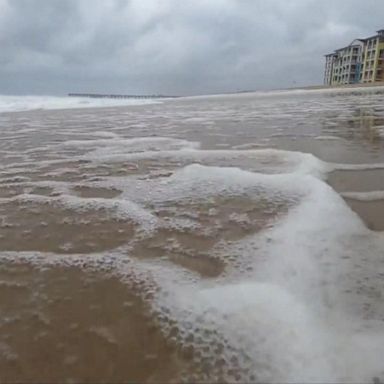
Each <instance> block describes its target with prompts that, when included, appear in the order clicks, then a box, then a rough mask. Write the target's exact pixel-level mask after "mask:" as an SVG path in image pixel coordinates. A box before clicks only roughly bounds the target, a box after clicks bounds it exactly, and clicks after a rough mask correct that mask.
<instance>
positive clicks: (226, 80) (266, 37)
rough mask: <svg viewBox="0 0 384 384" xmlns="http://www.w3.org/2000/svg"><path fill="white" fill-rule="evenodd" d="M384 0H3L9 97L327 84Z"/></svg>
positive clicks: (0, 85) (3, 86)
mask: <svg viewBox="0 0 384 384" xmlns="http://www.w3.org/2000/svg"><path fill="white" fill-rule="evenodd" d="M383 16H384V1H383V0H0V94H66V93H68V92H80V91H84V92H114V93H165V94H200V93H214V92H226V91H236V90H244V89H246V90H249V89H271V88H281V87H292V86H299V85H300V86H301V85H310V84H319V83H321V82H322V76H323V62H324V60H323V54H325V53H329V52H330V51H333V50H334V49H336V48H339V47H340V46H344V45H347V44H349V43H350V42H351V41H352V40H353V39H354V38H355V37H366V36H369V35H373V34H374V33H375V31H376V30H377V29H380V28H384V17H383Z"/></svg>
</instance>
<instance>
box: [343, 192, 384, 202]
mask: <svg viewBox="0 0 384 384" xmlns="http://www.w3.org/2000/svg"><path fill="white" fill-rule="evenodd" d="M342 195H343V196H344V197H346V198H349V199H354V200H360V201H375V200H384V191H370V192H343V193H342Z"/></svg>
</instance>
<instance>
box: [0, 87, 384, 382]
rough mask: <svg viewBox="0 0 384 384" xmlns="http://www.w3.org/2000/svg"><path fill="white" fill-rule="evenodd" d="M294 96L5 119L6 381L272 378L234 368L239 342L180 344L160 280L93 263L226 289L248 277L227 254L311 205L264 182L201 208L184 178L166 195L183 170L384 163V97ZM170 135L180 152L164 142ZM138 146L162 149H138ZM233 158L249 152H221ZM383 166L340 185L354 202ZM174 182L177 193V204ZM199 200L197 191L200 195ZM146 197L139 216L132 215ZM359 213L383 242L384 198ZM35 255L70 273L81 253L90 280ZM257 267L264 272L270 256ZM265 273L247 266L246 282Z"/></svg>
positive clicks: (349, 175) (1, 158) (355, 173)
mask: <svg viewBox="0 0 384 384" xmlns="http://www.w3.org/2000/svg"><path fill="white" fill-rule="evenodd" d="M294 97H296V98H297V103H295V104H290V100H289V97H288V98H287V97H286V96H276V98H275V99H272V100H271V97H269V96H268V97H267V98H266V99H264V98H261V97H258V96H257V97H255V96H252V95H238V96H229V97H227V98H222V97H219V96H218V97H216V98H215V97H209V98H200V99H199V98H196V99H193V98H192V99H190V100H188V99H185V100H183V99H180V100H176V101H170V102H165V103H164V104H161V105H152V106H141V107H129V108H124V107H119V108H108V109H104V110H102V109H90V110H66V111H31V112H23V113H4V114H0V131H1V132H2V137H0V164H1V165H2V170H1V172H0V254H4V255H7V257H4V258H2V261H1V264H0V288H1V289H0V295H1V299H0V303H1V304H0V313H1V320H0V382H6V383H8V382H9V383H19V382H31V383H32V382H45V383H52V382H57V383H58V382H68V383H70V382H87V383H107V382H113V383H123V382H149V383H151V382H180V381H183V380H184V381H187V382H190V381H205V382H212V381H216V382H220V381H229V382H231V381H237V382H241V381H242V380H244V377H246V378H247V380H248V381H259V379H258V376H257V373H255V372H253V371H252V369H250V368H247V369H244V368H240V363H239V361H238V360H240V357H239V359H238V357H237V356H240V352H239V353H238V354H236V353H237V352H236V350H235V349H234V350H233V351H235V352H233V355H232V358H231V359H224V358H223V355H224V353H223V352H222V350H223V348H224V347H223V345H224V346H225V348H227V347H228V346H227V344H225V343H226V342H225V343H224V344H223V345H221V344H218V345H214V346H213V349H210V348H209V347H207V346H206V345H205V344H204V340H200V341H199V342H197V345H198V346H199V345H200V346H202V347H201V350H200V349H199V347H196V346H195V347H191V345H192V344H193V343H192V344H188V343H185V342H184V341H185V340H184V339H183V337H184V336H183V337H181V336H180V337H179V332H180V329H179V328H178V326H177V325H174V326H173V327H172V325H171V326H168V328H167V327H165V326H164V314H160V313H159V311H158V308H156V307H155V309H154V308H153V307H152V306H151V305H152V304H151V298H150V296H151V294H148V292H149V291H148V289H147V288H145V287H144V286H145V284H144V285H140V284H138V285H135V284H129V283H127V281H128V282H129V279H130V277H129V274H128V275H125V276H124V279H121V275H119V274H116V273H109V272H105V271H104V272H103V271H102V270H99V271H97V270H95V269H94V268H91V269H89V268H87V267H86V264H87V260H89V259H87V258H92V257H94V255H96V254H97V255H103V254H105V255H109V254H112V253H113V254H118V255H119V256H118V257H117V260H119V258H121V260H124V258H125V257H127V260H126V262H127V263H128V264H129V263H132V264H133V265H135V263H138V264H137V265H141V264H140V263H148V264H146V265H148V270H149V271H152V269H153V268H155V267H157V266H158V265H161V266H162V268H164V267H165V268H168V267H169V271H170V276H172V274H173V272H172V271H181V272H180V273H185V276H186V281H188V279H191V280H192V281H195V280H196V281H198V282H199V283H201V284H202V286H203V287H204V286H205V284H213V285H215V284H217V285H220V284H221V280H220V279H225V278H226V276H227V275H229V276H231V273H232V270H235V271H236V268H240V267H239V265H240V263H239V262H238V260H237V259H236V256H235V254H234V253H233V254H231V253H230V252H228V254H227V255H226V256H225V257H224V256H223V252H222V250H223V249H225V250H226V249H230V247H231V246H234V245H237V244H248V243H247V241H248V239H250V238H251V237H252V236H263V233H264V232H265V231H266V230H267V229H268V228H271V227H273V226H274V225H275V223H276V222H279V221H283V220H284V218H285V217H286V216H287V215H288V214H289V213H290V212H291V211H294V210H295V207H296V205H298V204H299V202H300V199H301V196H300V194H298V195H297V196H296V195H294V196H290V195H289V194H287V193H284V192H279V193H276V195H274V196H273V198H272V197H271V193H270V191H269V190H268V188H267V187H266V186H264V185H263V184H262V186H261V188H260V189H257V190H253V189H252V188H253V187H252V186H251V187H249V188H250V190H248V189H244V191H240V192H239V191H237V190H236V189H235V188H234V189H233V190H231V189H229V193H228V191H226V193H227V195H220V194H217V195H212V196H210V197H209V198H205V197H203V198H201V199H199V198H196V197H195V195H194V190H193V188H192V189H188V187H186V190H181V192H180V191H179V190H178V189H177V187H178V185H179V184H178V182H177V180H178V179H176V182H175V185H176V187H172V186H173V185H174V184H170V185H171V186H170V187H169V188H168V187H167V184H166V183H168V182H172V180H173V179H172V178H173V177H176V176H175V175H178V173H177V172H178V171H179V170H180V169H182V168H183V167H186V166H187V165H190V164H196V163H198V164H202V165H205V166H210V167H239V168H241V169H243V170H245V171H251V172H256V173H259V172H260V173H265V174H271V175H273V174H274V173H275V172H276V173H279V172H281V168H279V167H281V166H285V161H286V159H285V158H284V157H282V158H280V157H281V155H280V154H277V155H273V156H272V157H268V158H266V159H261V160H260V159H259V158H258V157H257V156H258V155H257V154H254V153H249V154H248V153H247V151H252V150H258V149H265V148H273V149H278V150H286V151H300V152H306V153H312V154H313V155H315V156H317V157H318V158H319V159H320V160H323V161H325V162H327V163H328V164H331V165H333V166H335V164H336V165H337V164H379V163H384V135H383V133H382V131H381V130H382V123H383V119H384V115H383V113H384V109H383V108H382V105H381V101H382V95H381V94H378V95H376V96H375V95H370V94H368V95H366V94H363V95H354V96H353V97H352V96H351V95H350V96H349V97H350V98H351V99H350V100H349V101H348V100H344V98H343V96H342V95H341V96H340V95H334V94H331V95H325V96H321V95H320V96H311V97H314V99H311V97H309V98H308V96H300V95H296V96H294ZM333 98H337V100H338V103H339V104H338V106H336V107H335V105H334V103H333ZM100 132H101V133H100ZM158 136H161V137H166V138H169V139H170V142H169V143H168V142H167V141H159V142H156V138H157V137H158ZM115 137H116V138H117V140H116V142H115V141H113V139H114V138H115ZM134 137H149V138H150V139H151V138H152V139H154V141H153V142H151V141H149V142H148V143H146V142H138V143H133V144H131V143H130V142H129V139H131V138H134ZM120 139H121V140H122V141H120ZM124 140H126V141H125V142H124ZM119 141H120V142H119ZM193 142H199V143H200V149H201V150H202V151H204V150H205V151H207V152H204V153H203V155H202V156H201V158H200V157H196V156H195V152H193V150H191V148H188V146H189V145H190V146H191V147H193V146H192V144H191V143H193ZM140 146H143V147H142V148H141V147H140ZM183 146H185V148H184V147H183ZM180 148H181V151H180V153H178V152H177V153H176V154H175V151H178V150H179V149H180ZM225 150H232V151H234V152H233V153H226V152H223V153H222V154H220V153H219V154H217V153H218V151H225ZM209 151H213V152H214V151H216V152H214V153H213V154H212V153H211V152H209ZM144 152H145V153H146V155H145V156H144V157H143V158H141V157H140V156H142V155H141V153H144ZM127 153H128V154H129V156H128V158H127ZM159 154H160V157H158V156H159ZM194 156H195V157H194ZM274 167H275V168H276V169H278V170H279V171H276V170H275V168H274ZM336 168H337V167H336ZM383 169H384V168H383ZM383 169H379V168H378V169H369V168H368V169H364V170H342V169H336V170H334V171H332V172H330V173H329V174H328V175H327V176H326V180H327V182H328V184H329V185H330V186H331V187H332V188H334V190H335V191H337V193H340V194H343V193H344V192H348V193H349V192H372V191H382V190H384V170H383ZM198 173H199V172H197V174H198ZM192 176H193V177H196V176H195V174H193V175H192ZM192 176H191V177H192ZM126 178H127V179H126ZM187 179H188V177H187ZM169 180H171V181H169ZM181 180H184V179H183V178H182V177H181ZM226 180H230V177H229V179H228V178H227V177H225V178H223V180H222V181H220V180H219V181H216V182H215V183H216V184H214V182H213V181H212V182H208V183H207V184H206V185H205V186H203V187H202V189H203V190H204V189H207V190H209V188H210V186H211V185H215V188H220V185H221V184H225V182H226ZM123 182H124V188H125V189H124V188H123V185H122V184H121V183H123ZM119 183H120V184H121V185H120V184H119ZM145 183H153V184H149V188H148V191H149V192H146V194H147V195H148V196H149V197H147V195H145V194H144V193H142V192H141V189H140V188H143V187H142V185H146V184H145ZM265 184H266V185H268V183H267V182H265ZM163 185H165V186H166V187H165V189H164V190H165V191H166V192H168V191H173V190H172V188H173V189H174V190H175V195H172V194H171V195H170V196H169V197H166V196H165V192H164V198H163V195H162V193H161V191H162V190H161V187H162V186H163ZM180 185H182V184H181V183H180ZM217 185H218V186H217ZM119 186H121V188H120V187H119ZM167 188H168V189H167ZM194 188H196V191H197V192H196V195H197V194H198V190H199V183H197V185H196V186H194ZM158 189H159V190H160V192H157V190H158ZM146 191H147V190H146ZM131 193H132V196H134V199H133V198H132V196H131V195H130V194H131ZM178 194H179V195H180V196H179V195H178ZM131 198H132V200H133V201H134V202H135V204H137V206H136V205H134V206H133V205H132V206H131V205H130V206H126V205H124V204H123V202H124V200H125V199H127V200H129V199H131ZM122 201H123V202H122ZM345 201H346V202H347V204H348V205H349V207H350V208H351V209H352V210H353V211H355V212H356V213H357V214H358V215H359V216H360V217H361V219H362V220H363V221H364V223H365V224H366V226H367V227H368V228H369V229H371V230H373V231H383V230H384V203H383V200H380V199H377V200H374V201H358V200H356V199H352V198H345ZM142 208H143V209H145V210H146V212H150V214H148V215H147V213H143V212H141V210H140V209H142ZM132 212H134V213H132ZM143 223H144V224H143ZM154 223H155V224H154ZM159 223H160V224H159ZM146 226H147V227H146ZM242 242H244V243H242ZM265 242H266V243H269V242H272V239H270V238H268V237H267V238H266V240H265ZM242 246H243V247H244V248H246V247H247V246H248V245H242ZM28 252H29V253H31V255H38V257H39V260H41V259H42V258H43V259H44V257H46V258H47V260H49V259H50V257H51V256H50V255H51V254H55V255H59V256H60V257H62V258H63V257H64V258H67V260H68V263H69V265H70V260H71V257H74V256H76V257H81V258H83V260H84V268H78V267H75V266H69V267H68V266H67V267H65V266H63V264H62V263H57V264H55V263H54V262H53V261H52V260H53V259H54V258H52V257H51V262H49V263H47V265H44V262H39V263H35V262H34V263H27V262H26V259H27V257H26V256H25V255H26V253H28ZM10 254H11V255H12V257H9V255H10ZM18 254H20V255H22V259H23V261H22V262H20V260H19V259H18V257H17V255H18ZM254 257H255V258H257V257H260V259H261V263H262V262H263V263H264V262H265V260H264V259H263V257H264V258H265V256H264V255H263V254H261V255H258V254H257V252H256V256H254ZM31 258H33V256H32V257H31ZM174 268H175V269H174ZM252 269H253V267H245V268H243V266H242V265H241V268H240V269H239V272H236V273H244V274H245V275H246V274H247V273H248V272H250V271H251V270H252ZM106 270H108V271H109V268H106ZM177 273H179V272H177ZM177 273H175V275H177ZM166 276H168V275H166ZM182 276H183V275H182ZM235 276H237V275H236V274H235ZM144 280H145V279H144ZM165 280H166V278H165ZM170 280H171V278H170ZM124 281H125V282H124ZM154 281H156V279H154ZM224 281H225V280H224ZM145 282H146V284H147V283H148V280H145ZM155 285H156V284H155ZM157 289H159V290H160V291H161V289H160V288H158V287H157ZM151 292H152V291H151ZM170 318H171V317H170ZM168 320H169V319H168ZM168 320H167V321H168ZM169 321H171V320H169ZM171 323H172V321H171ZM168 325H169V324H168ZM199 332H202V334H204V329H200V330H199ZM207 332H208V330H207ZM209 332H211V330H209ZM185 337H191V336H185ZM194 337H195V338H199V337H200V338H201V336H194ZM192 339H193V337H192ZM203 339H204V337H203ZM207 340H209V339H208V338H207ZM204 348H208V349H206V350H205V352H204ZM228 348H229V349H230V347H228ZM213 351H214V352H213ZM231 351H232V350H231ZM231 353H232V352H231ZM244 358H245V359H250V358H249V356H248V355H246V354H245V357H244ZM246 361H247V360H246ZM265 365H267V364H266V363H260V364H259V366H258V367H259V371H260V372H264V371H263V370H264V368H265ZM243 371H244V372H245V376H244V375H243V373H244V372H243ZM260 377H261V378H262V377H264V376H262V375H261V373H260ZM265 377H269V376H265ZM271 377H273V376H271ZM276 377H279V376H276Z"/></svg>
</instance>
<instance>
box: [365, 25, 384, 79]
mask: <svg viewBox="0 0 384 384" xmlns="http://www.w3.org/2000/svg"><path fill="white" fill-rule="evenodd" d="M375 81H384V29H381V30H380V31H377V35H375V36H371V37H368V38H367V39H365V49H364V60H363V71H362V76H361V82H363V83H372V82H375Z"/></svg>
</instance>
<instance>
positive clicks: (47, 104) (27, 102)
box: [0, 95, 157, 113]
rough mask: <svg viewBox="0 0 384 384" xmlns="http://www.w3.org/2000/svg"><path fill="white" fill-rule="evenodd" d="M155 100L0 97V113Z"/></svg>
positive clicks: (104, 105)
mask: <svg viewBox="0 0 384 384" xmlns="http://www.w3.org/2000/svg"><path fill="white" fill-rule="evenodd" d="M156 102H157V101H156V100H155V99H108V98H86V97H66V96H7V95H0V113H2V112H20V111H30V110H51V109H72V108H76V109H78V108H95V107H111V106H119V105H120V106H124V105H125V106H126V105H145V104H154V103H156Z"/></svg>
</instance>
